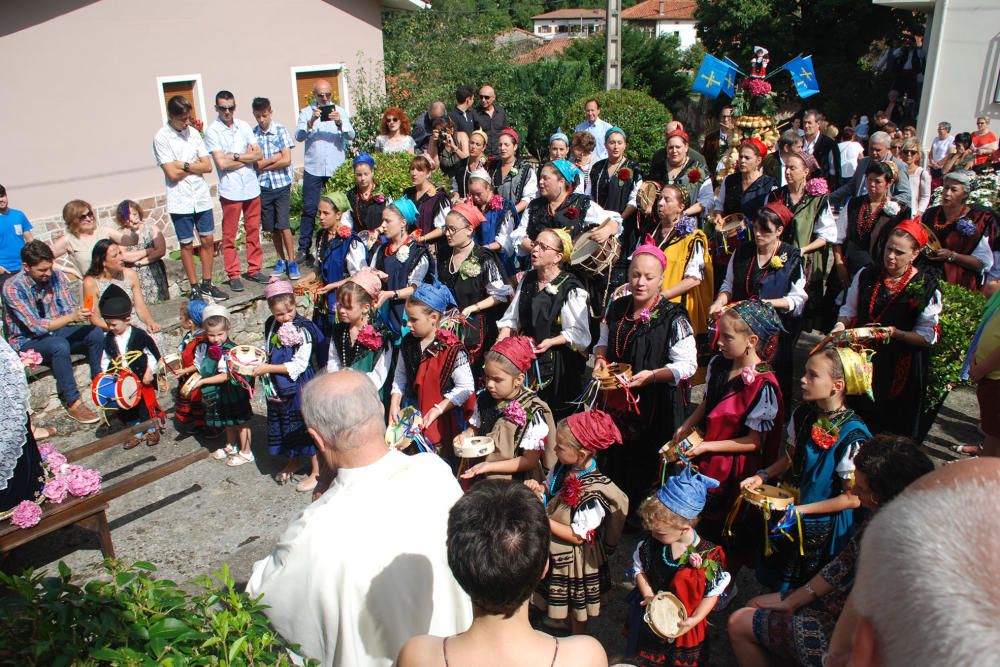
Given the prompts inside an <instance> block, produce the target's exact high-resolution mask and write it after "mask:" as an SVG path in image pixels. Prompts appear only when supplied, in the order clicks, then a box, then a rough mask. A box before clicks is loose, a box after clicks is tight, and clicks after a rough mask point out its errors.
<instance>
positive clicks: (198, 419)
mask: <svg viewBox="0 0 1000 667" xmlns="http://www.w3.org/2000/svg"><path fill="white" fill-rule="evenodd" d="M207 305H208V304H207V303H205V302H204V301H202V300H200V299H195V300H191V301H188V302H187V303H185V304H183V305H181V317H180V324H181V331H183V332H184V333H182V334H181V340H180V344H179V345H178V346H177V351H178V352H179V353H180V355H181V368H180V370H178V371H177V384H178V389H177V392H176V395H175V399H174V416H175V417H176V419H177V423H178V424H183V425H184V426H186V427H188V428H191V429H199V428H204V427H205V404H204V403H202V400H201V398H191V397H190V396H182V395H181V392H180V386H181V385H182V384H183V383H184V382H185V381H186V380H187V379H188V376H189V375H190V374H191V373H194V372H195V371H197V370H198V367H197V366H196V365H195V363H194V354H195V350H196V349H197V348H198V346H199V345H202V344H204V343H205V341H206V338H205V331H204V330H203V329H202V326H203V324H204V322H203V320H202V315H203V314H204V312H205V307H206V306H207Z"/></svg>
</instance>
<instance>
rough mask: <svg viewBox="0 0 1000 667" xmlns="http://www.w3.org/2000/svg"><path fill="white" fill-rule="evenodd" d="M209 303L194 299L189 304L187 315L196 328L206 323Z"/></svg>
mask: <svg viewBox="0 0 1000 667" xmlns="http://www.w3.org/2000/svg"><path fill="white" fill-rule="evenodd" d="M207 305H208V303H207V302H205V301H203V300H201V299H192V300H191V301H188V303H187V314H188V317H190V318H191V321H192V322H194V325H195V326H196V327H200V326H201V325H202V322H204V321H205V307H206V306H207Z"/></svg>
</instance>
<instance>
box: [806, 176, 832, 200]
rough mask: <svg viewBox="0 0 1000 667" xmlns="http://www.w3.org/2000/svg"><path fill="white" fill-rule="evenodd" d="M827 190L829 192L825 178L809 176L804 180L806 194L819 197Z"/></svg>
mask: <svg viewBox="0 0 1000 667" xmlns="http://www.w3.org/2000/svg"><path fill="white" fill-rule="evenodd" d="M828 192H830V186H829V185H827V183H826V179H825V178H810V179H809V180H808V181H806V194H809V195H812V196H813V197H819V196H820V195H825V194H827V193H828Z"/></svg>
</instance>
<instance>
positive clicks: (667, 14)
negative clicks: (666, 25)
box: [622, 0, 698, 21]
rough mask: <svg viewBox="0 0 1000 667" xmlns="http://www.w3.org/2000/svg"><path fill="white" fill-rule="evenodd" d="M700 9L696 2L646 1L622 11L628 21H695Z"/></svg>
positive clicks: (681, 0) (684, 0)
mask: <svg viewBox="0 0 1000 667" xmlns="http://www.w3.org/2000/svg"><path fill="white" fill-rule="evenodd" d="M661 4H662V5H663V13H662V14H661V13H660V5H661ZM697 8H698V3H697V2H694V0H663V2H662V3H661V2H660V0H646V1H645V2H640V3H639V4H638V5H633V6H632V7H629V8H628V9H626V10H624V11H622V18H623V19H625V20H626V21H628V20H633V21H634V20H636V19H675V20H676V19H680V20H684V19H687V20H691V21H693V20H694V11H695V10H696V9H697Z"/></svg>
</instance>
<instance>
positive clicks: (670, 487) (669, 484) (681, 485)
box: [656, 466, 719, 520]
mask: <svg viewBox="0 0 1000 667" xmlns="http://www.w3.org/2000/svg"><path fill="white" fill-rule="evenodd" d="M717 486H719V482H718V481H717V480H715V479H713V478H711V477H706V476H705V475H702V474H701V473H700V472H695V470H694V468H692V467H691V466H684V470H682V471H681V472H680V474H679V475H674V476H673V477H668V478H667V481H665V482H664V483H663V486H661V487H660V488H659V489H658V490H657V491H656V497H657V499H659V501H660V502H661V503H663V506H664V507H666V508H667V509H668V510H670V511H671V512H673V513H674V514H677V515H678V516H681V517H684V518H685V519H688V520H692V519H697V518H698V515H699V514H701V511H702V510H703V509H705V499H706V498H707V497H708V490H709V489H714V488H716V487H717Z"/></svg>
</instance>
